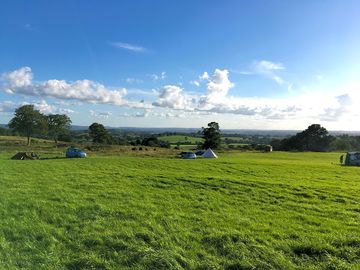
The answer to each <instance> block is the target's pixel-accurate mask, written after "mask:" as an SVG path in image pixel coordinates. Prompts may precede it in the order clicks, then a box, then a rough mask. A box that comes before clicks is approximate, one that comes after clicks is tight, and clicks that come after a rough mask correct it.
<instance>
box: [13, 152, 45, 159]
mask: <svg viewBox="0 0 360 270" xmlns="http://www.w3.org/2000/svg"><path fill="white" fill-rule="evenodd" d="M11 159H18V160H28V159H30V160H32V159H39V156H38V155H37V154H35V153H30V154H28V153H26V152H18V153H16V154H15V155H14V156H13V157H12V158H11Z"/></svg>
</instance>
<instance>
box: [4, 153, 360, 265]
mask: <svg viewBox="0 0 360 270" xmlns="http://www.w3.org/2000/svg"><path fill="white" fill-rule="evenodd" d="M12 154H14V153H13V152H11V151H9V150H7V151H2V152H0V217H1V218H0V269H228V270H230V269H360V204H359V203H360V168H357V167H342V166H340V165H338V164H337V163H338V157H339V153H281V152H273V153H266V154H264V153H238V152H232V153H219V156H220V158H219V159H216V160H205V159H197V160H181V159H177V158H175V157H174V156H173V155H172V154H170V153H168V154H167V155H165V156H164V157H160V156H158V157H156V156H153V157H151V156H130V155H128V154H126V152H124V153H122V152H114V153H112V155H106V154H101V155H98V154H96V153H94V154H91V155H90V157H89V158H86V159H61V158H59V159H49V160H35V161H14V160H10V159H9V157H10V156H11V155H12Z"/></svg>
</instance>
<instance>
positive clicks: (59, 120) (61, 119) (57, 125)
mask: <svg viewBox="0 0 360 270" xmlns="http://www.w3.org/2000/svg"><path fill="white" fill-rule="evenodd" d="M47 121H48V128H49V135H50V136H52V138H53V139H54V141H55V143H56V144H57V142H58V138H59V135H60V134H65V133H68V132H69V129H70V125H71V119H70V118H69V116H67V115H65V114H49V115H48V116H47Z"/></svg>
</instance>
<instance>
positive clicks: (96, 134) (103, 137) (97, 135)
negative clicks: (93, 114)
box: [89, 123, 110, 143]
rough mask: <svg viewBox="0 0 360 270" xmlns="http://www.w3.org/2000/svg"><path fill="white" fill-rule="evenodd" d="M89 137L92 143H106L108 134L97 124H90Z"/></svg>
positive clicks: (108, 137)
mask: <svg viewBox="0 0 360 270" xmlns="http://www.w3.org/2000/svg"><path fill="white" fill-rule="evenodd" d="M89 135H90V137H91V138H92V139H93V142H94V143H106V142H108V141H109V139H110V134H109V133H108V131H107V130H106V128H105V127H104V126H103V125H102V124H99V123H92V124H91V126H89Z"/></svg>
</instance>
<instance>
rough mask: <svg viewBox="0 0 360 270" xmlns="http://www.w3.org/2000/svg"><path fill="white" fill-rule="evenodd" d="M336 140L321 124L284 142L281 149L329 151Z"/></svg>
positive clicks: (310, 127) (312, 126)
mask: <svg viewBox="0 0 360 270" xmlns="http://www.w3.org/2000/svg"><path fill="white" fill-rule="evenodd" d="M334 139H335V138H334V137H333V136H331V135H329V132H328V131H327V130H326V128H324V127H322V126H320V125H319V124H313V125H311V126H309V127H308V128H307V129H305V130H304V131H302V132H299V133H297V134H296V135H295V136H292V137H290V138H287V139H284V140H282V141H281V145H280V149H281V150H285V151H289V150H298V151H315V152H321V151H328V150H329V149H330V145H331V143H332V142H333V141H334Z"/></svg>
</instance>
